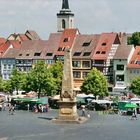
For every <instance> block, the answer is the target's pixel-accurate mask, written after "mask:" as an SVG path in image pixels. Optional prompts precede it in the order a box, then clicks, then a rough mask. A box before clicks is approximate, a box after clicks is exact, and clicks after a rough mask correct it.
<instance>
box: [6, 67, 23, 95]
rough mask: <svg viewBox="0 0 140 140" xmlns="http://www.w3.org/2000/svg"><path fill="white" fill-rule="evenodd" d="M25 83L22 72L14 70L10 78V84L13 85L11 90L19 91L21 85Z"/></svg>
mask: <svg viewBox="0 0 140 140" xmlns="http://www.w3.org/2000/svg"><path fill="white" fill-rule="evenodd" d="M22 82H23V78H22V72H20V71H19V70H18V69H17V68H14V69H13V71H12V74H11V77H10V81H9V83H8V84H11V89H13V90H16V91H17V94H18V91H19V90H21V88H22V87H21V84H22Z"/></svg>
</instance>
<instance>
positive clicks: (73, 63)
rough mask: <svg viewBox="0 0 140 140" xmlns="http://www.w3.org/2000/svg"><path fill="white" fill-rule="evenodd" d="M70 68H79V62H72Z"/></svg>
mask: <svg viewBox="0 0 140 140" xmlns="http://www.w3.org/2000/svg"><path fill="white" fill-rule="evenodd" d="M72 66H73V67H81V62H80V61H72Z"/></svg>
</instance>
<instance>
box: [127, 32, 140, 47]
mask: <svg viewBox="0 0 140 140" xmlns="http://www.w3.org/2000/svg"><path fill="white" fill-rule="evenodd" d="M128 44H129V45H134V46H137V45H140V32H134V33H133V34H132V37H129V38H128Z"/></svg>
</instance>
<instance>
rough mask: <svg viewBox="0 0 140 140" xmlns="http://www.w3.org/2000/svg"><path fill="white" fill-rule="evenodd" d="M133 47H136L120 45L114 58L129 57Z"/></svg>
mask: <svg viewBox="0 0 140 140" xmlns="http://www.w3.org/2000/svg"><path fill="white" fill-rule="evenodd" d="M132 48H134V46H133V45H124V44H123V45H119V47H118V48H117V51H116V53H115V55H114V57H113V59H128V57H129V55H130V53H131V51H132Z"/></svg>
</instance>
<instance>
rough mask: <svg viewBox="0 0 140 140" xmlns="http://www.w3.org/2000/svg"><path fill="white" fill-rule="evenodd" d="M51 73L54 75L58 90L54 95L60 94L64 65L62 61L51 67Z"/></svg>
mask: <svg viewBox="0 0 140 140" xmlns="http://www.w3.org/2000/svg"><path fill="white" fill-rule="evenodd" d="M50 72H51V73H52V75H53V78H54V80H55V85H56V89H55V90H54V94H59V92H60V91H61V86H62V76H63V63H62V62H61V61H57V62H56V63H54V64H53V65H52V66H51V67H50Z"/></svg>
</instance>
